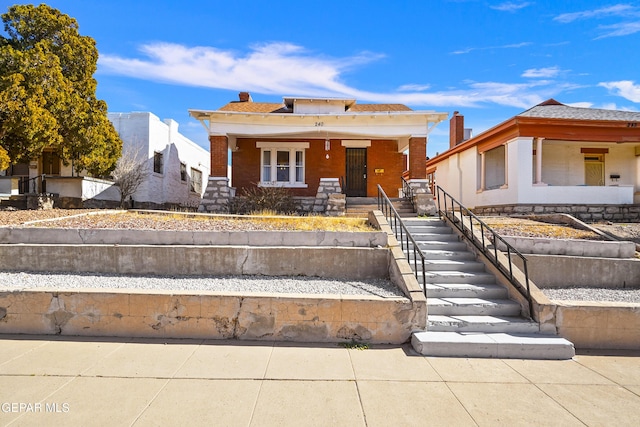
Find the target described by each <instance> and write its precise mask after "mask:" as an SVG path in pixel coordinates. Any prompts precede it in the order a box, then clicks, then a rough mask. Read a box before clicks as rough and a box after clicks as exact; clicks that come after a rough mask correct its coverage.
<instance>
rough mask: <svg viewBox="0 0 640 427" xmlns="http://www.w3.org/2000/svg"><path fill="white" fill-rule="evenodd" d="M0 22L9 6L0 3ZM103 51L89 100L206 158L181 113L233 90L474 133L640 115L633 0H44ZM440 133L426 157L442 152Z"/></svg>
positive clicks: (193, 124)
mask: <svg viewBox="0 0 640 427" xmlns="http://www.w3.org/2000/svg"><path fill="white" fill-rule="evenodd" d="M2 4H4V7H2V8H1V10H2V12H3V13H4V11H6V10H7V8H8V7H9V6H10V5H11V4H14V2H6V1H5V0H0V5H2ZM47 4H49V5H50V6H52V7H55V8H57V9H59V10H60V11H62V12H63V13H66V14H68V15H70V16H72V17H74V18H76V19H77V20H78V23H79V26H80V33H81V34H82V35H87V36H91V37H93V38H94V39H95V40H96V42H97V46H98V50H99V52H100V59H99V65H98V72H97V73H96V75H95V77H96V79H97V80H98V93H97V94H98V97H99V98H100V99H104V100H105V101H106V102H107V104H108V105H109V111H111V112H128V111H151V112H152V113H154V114H156V115H157V116H159V117H160V118H161V119H164V118H173V119H174V120H176V121H177V122H178V123H180V131H181V133H183V134H184V135H186V136H188V137H189V138H190V139H192V140H193V141H194V142H196V143H198V144H200V145H202V146H204V147H208V142H207V135H206V132H205V130H204V129H203V127H202V126H201V125H200V124H199V123H198V122H197V121H195V120H194V119H192V118H190V117H189V115H188V112H187V110H188V109H208V110H214V109H217V108H219V107H221V106H222V105H224V104H226V103H227V102H229V101H231V100H236V99H237V96H238V92H239V91H249V92H250V93H251V94H252V97H253V99H254V101H263V102H279V101H281V100H282V97H283V96H329V97H341V96H345V97H349V98H352V97H353V98H356V99H357V100H358V101H359V102H361V103H372V102H373V103H378V102H379V103H404V104H406V105H408V106H410V107H411V108H412V109H414V110H435V111H439V112H447V113H449V114H451V113H452V112H453V111H459V112H460V114H462V115H464V116H465V127H470V128H473V132H474V134H475V135H477V134H478V133H480V132H482V131H484V130H487V129H489V128H490V127H492V126H494V125H496V124H498V123H500V122H502V121H504V120H506V119H508V118H510V117H512V116H514V115H516V114H518V113H520V112H522V111H524V110H526V109H528V108H530V107H532V106H534V105H536V104H538V103H539V102H542V101H544V100H546V99H548V98H555V99H557V100H558V101H560V102H562V103H565V104H569V105H574V106H583V107H594V108H613V109H623V110H633V111H639V110H640V75H639V74H638V73H639V72H640V57H639V53H638V46H640V1H626V2H617V1H615V0H614V1H611V2H606V1H602V0H599V1H590V0H581V1H568V0H567V1H564V0H563V1H557V0H546V1H535V0H531V1H521V0H512V1H489V0H422V1H417V0H416V1H402V0H398V1H393V2H392V1H361V0H350V1H330V0H324V1H315V0H305V1H299V2H294V1H290V0H289V1H280V0H269V1H242V0H237V1H229V0H227V1H217V0H207V1H199V0H191V1H188V2H177V1H168V0H154V1H148V0H135V1H131V0H127V1H124V0H109V1H106V0H83V1H79V0H50V1H48V2H47ZM448 130H449V126H448V123H446V122H445V123H441V124H440V125H438V127H437V128H436V129H435V130H434V131H433V133H432V134H431V136H430V138H429V143H428V154H429V155H430V156H433V155H434V154H435V153H436V152H442V151H444V150H445V149H446V148H447V147H448Z"/></svg>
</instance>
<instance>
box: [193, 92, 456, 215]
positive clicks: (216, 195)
mask: <svg viewBox="0 0 640 427" xmlns="http://www.w3.org/2000/svg"><path fill="white" fill-rule="evenodd" d="M189 112H190V114H191V116H192V117H194V118H196V119H198V120H199V121H200V122H201V123H202V124H203V125H204V126H205V127H206V129H207V131H208V132H209V140H210V147H211V148H210V152H211V176H210V177H209V184H208V190H207V193H206V194H205V197H204V200H203V206H202V210H207V211H217V210H224V206H225V200H228V198H229V197H231V196H232V194H233V192H232V191H231V192H230V191H229V187H233V188H235V189H236V190H237V192H238V194H239V195H241V194H243V190H245V189H249V188H252V187H255V186H256V185H257V186H260V187H268V186H279V187H285V188H288V189H290V190H291V193H292V195H294V196H298V197H299V198H307V199H311V200H313V199H321V198H322V196H323V195H325V196H326V194H325V193H340V194H344V195H346V196H347V197H363V196H368V197H373V196H376V195H377V186H378V185H380V186H381V187H382V188H383V189H384V191H385V192H386V193H387V194H388V195H389V196H391V197H397V196H398V189H399V188H401V187H402V182H401V176H402V174H403V173H404V172H405V171H407V170H408V171H409V173H408V178H409V180H410V181H411V182H412V185H414V186H424V182H426V171H425V169H424V162H425V160H426V143H427V135H428V134H429V132H430V131H431V130H432V129H433V127H434V126H435V125H437V124H438V123H440V122H441V121H443V120H445V119H446V118H447V116H448V114H447V113H436V112H431V111H413V110H411V109H410V108H408V107H407V106H405V105H401V104H357V103H356V100H354V99H338V98H302V97H285V98H284V99H283V102H282V103H264V102H253V100H252V98H251V96H250V94H249V93H247V92H241V93H240V94H239V101H234V102H230V103H228V104H227V105H225V106H223V107H221V108H220V109H218V110H189ZM229 156H230V158H229ZM229 164H230V165H231V172H230V176H228V165H229ZM229 179H230V181H229ZM312 205H313V202H312V203H311V205H309V206H312ZM311 209H312V208H309V207H308V206H307V208H306V210H311ZM313 210H315V211H318V210H322V208H321V207H320V209H318V205H317V204H316V206H315V208H313Z"/></svg>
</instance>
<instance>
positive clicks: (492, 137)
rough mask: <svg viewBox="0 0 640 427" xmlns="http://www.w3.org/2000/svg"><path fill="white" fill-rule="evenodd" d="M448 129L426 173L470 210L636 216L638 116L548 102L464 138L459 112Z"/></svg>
mask: <svg viewBox="0 0 640 427" xmlns="http://www.w3.org/2000/svg"><path fill="white" fill-rule="evenodd" d="M450 129H451V131H450V148H449V149H448V150H447V151H445V152H444V153H442V154H439V155H437V156H436V157H434V158H432V159H430V160H428V161H427V174H428V175H429V176H430V177H432V178H433V179H435V181H436V182H437V185H439V186H441V187H442V188H443V189H444V190H445V191H447V192H448V193H449V194H451V195H452V196H453V197H454V198H456V199H457V200H458V201H459V202H461V203H462V204H463V205H465V206H466V207H468V208H473V209H474V211H476V212H479V213H529V212H534V213H543V212H544V213H548V212H564V213H571V214H574V215H576V216H578V217H579V218H582V219H585V220H599V219H610V220H622V219H631V220H633V219H639V218H640V205H638V203H640V113H637V112H629V111H614V110H603V109H594V108H578V107H570V106H567V105H563V104H561V103H559V102H557V101H555V100H553V99H550V100H548V101H545V102H543V103H541V104H539V105H536V106H535V107H533V108H531V109H529V110H527V111H524V112H523V113H520V114H518V115H516V116H514V117H512V118H510V119H509V120H507V121H505V122H503V123H500V124H499V125H497V126H495V127H493V128H491V129H489V130H487V131H486V132H483V133H481V134H479V135H477V136H475V137H472V138H470V139H468V140H464V136H463V135H464V118H463V116H461V115H458V114H457V112H456V113H454V115H453V117H452V118H451V120H450Z"/></svg>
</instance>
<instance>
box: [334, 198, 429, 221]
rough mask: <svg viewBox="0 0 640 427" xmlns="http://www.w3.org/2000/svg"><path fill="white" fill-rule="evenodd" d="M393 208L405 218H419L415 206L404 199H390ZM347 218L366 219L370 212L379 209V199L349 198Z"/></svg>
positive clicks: (347, 199) (347, 200)
mask: <svg viewBox="0 0 640 427" xmlns="http://www.w3.org/2000/svg"><path fill="white" fill-rule="evenodd" d="M390 200H391V203H392V204H393V207H394V208H395V209H396V211H398V214H400V215H401V216H402V217H403V218H404V217H407V218H409V217H415V216H417V215H416V214H415V213H414V212H413V205H412V204H411V202H410V201H408V200H406V199H403V198H394V199H390ZM346 205H347V207H346V211H345V216H348V217H356V218H366V217H367V216H368V215H369V211H373V210H376V209H378V199H377V198H376V197H347V198H346Z"/></svg>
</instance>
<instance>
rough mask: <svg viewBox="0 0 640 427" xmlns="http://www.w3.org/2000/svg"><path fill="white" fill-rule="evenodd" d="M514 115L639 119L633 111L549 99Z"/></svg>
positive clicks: (586, 118)
mask: <svg viewBox="0 0 640 427" xmlns="http://www.w3.org/2000/svg"><path fill="white" fill-rule="evenodd" d="M516 117H537V118H545V119H561V120H562V119H564V120H605V121H623V122H635V121H640V113H637V112H633V111H620V110H604V109H598V108H582V107H570V106H568V105H564V104H561V103H559V102H558V101H556V100H555V99H549V100H547V101H545V102H543V103H541V104H538V105H536V106H535V107H533V108H530V109H528V110H527V111H524V112H522V113H520V114H518V115H517V116H516Z"/></svg>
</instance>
